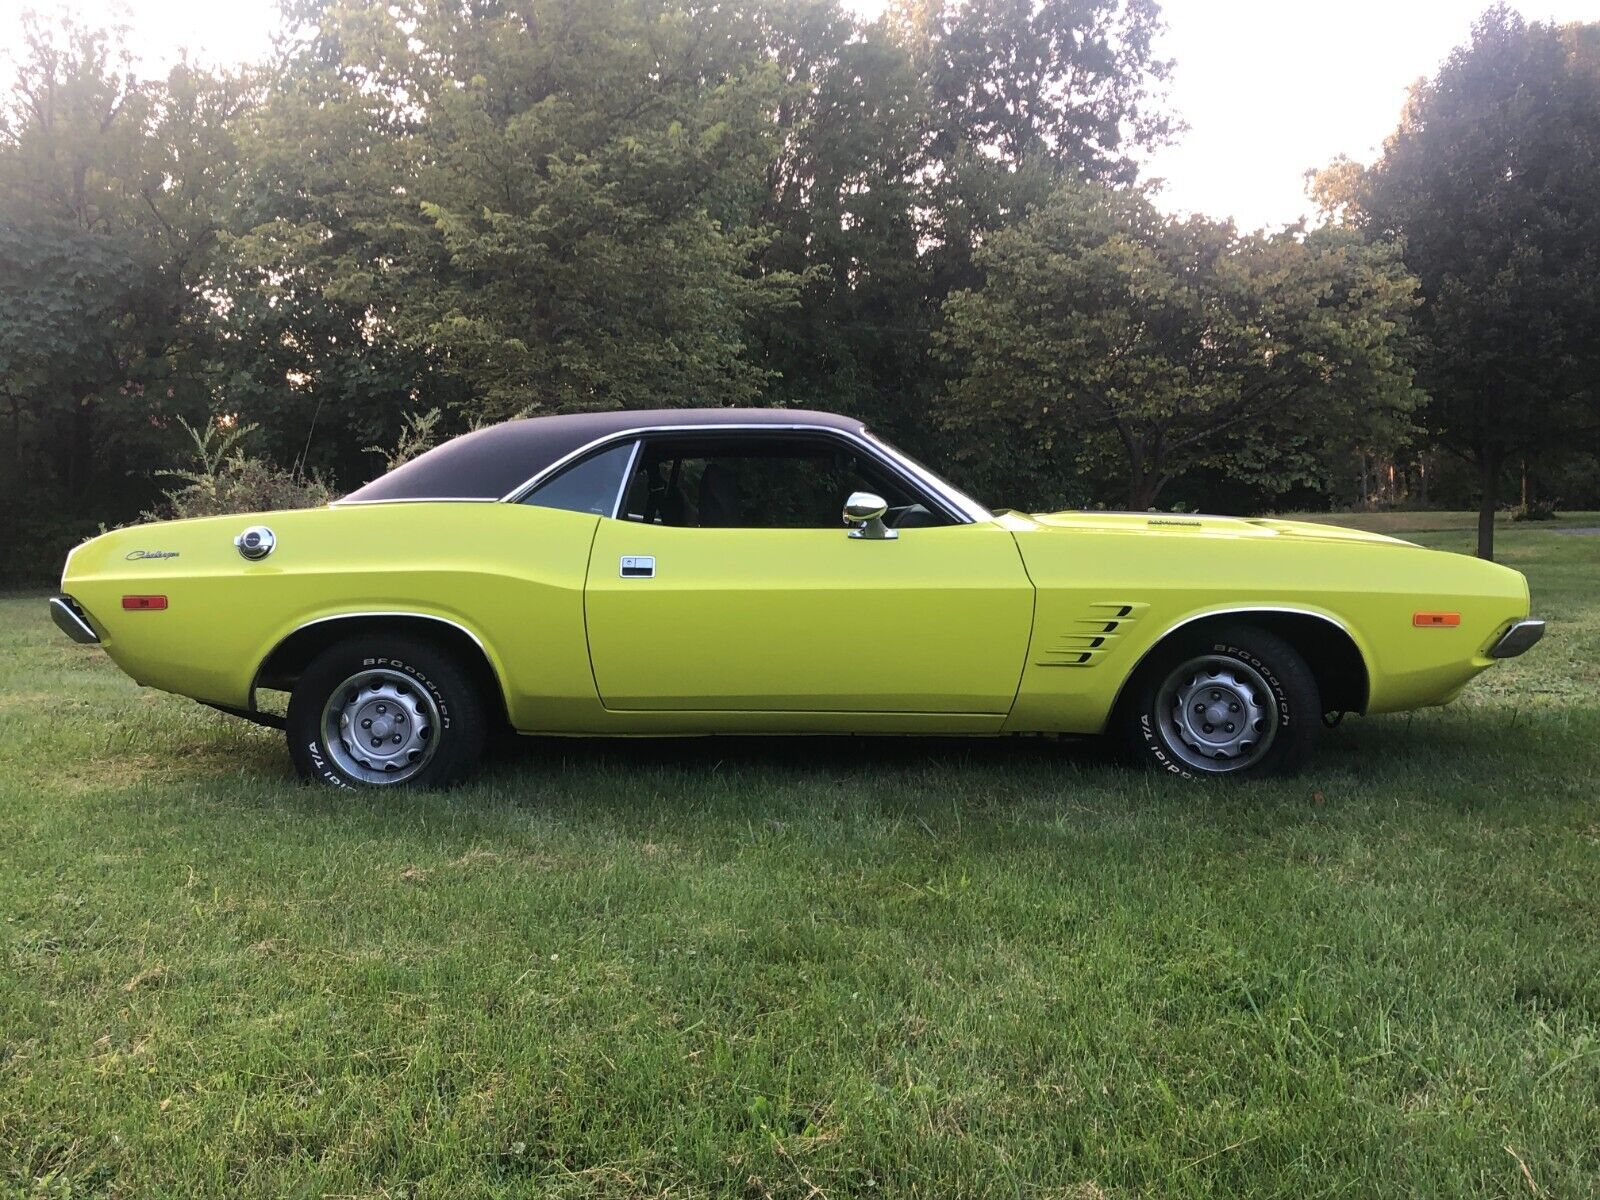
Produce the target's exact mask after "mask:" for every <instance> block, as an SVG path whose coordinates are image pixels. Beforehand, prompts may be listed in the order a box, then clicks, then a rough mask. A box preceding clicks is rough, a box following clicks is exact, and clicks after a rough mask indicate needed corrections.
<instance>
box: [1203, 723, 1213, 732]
mask: <svg viewBox="0 0 1600 1200" xmlns="http://www.w3.org/2000/svg"><path fill="white" fill-rule="evenodd" d="M1203 728H1204V729H1205V731H1206V732H1207V733H1211V732H1213V730H1212V728H1211V726H1209V725H1206V726H1203Z"/></svg>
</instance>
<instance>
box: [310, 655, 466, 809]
mask: <svg viewBox="0 0 1600 1200" xmlns="http://www.w3.org/2000/svg"><path fill="white" fill-rule="evenodd" d="M377 668H383V669H385V670H390V671H398V672H400V673H402V674H404V675H405V676H406V677H407V678H408V679H411V680H413V681H415V683H416V685H417V686H418V687H419V688H420V689H422V690H425V691H426V692H427V694H428V696H429V697H430V698H431V699H432V700H433V703H434V704H435V706H437V708H438V711H439V743H438V746H437V748H436V749H435V750H434V752H433V756H432V758H430V759H429V761H428V762H427V764H426V765H425V766H424V767H423V768H422V770H420V771H418V772H417V773H416V774H415V775H413V776H410V777H409V778H407V779H404V780H400V781H398V782H396V783H392V784H384V783H371V782H369V781H367V780H364V779H358V778H355V777H353V776H351V775H347V774H346V773H345V772H344V771H343V770H342V769H341V768H340V767H339V765H338V763H337V762H336V761H335V759H334V757H333V755H332V754H330V753H329V752H328V747H327V744H326V739H325V737H324V735H323V729H322V713H323V709H324V708H325V706H326V704H327V701H328V696H329V694H330V693H331V692H332V691H333V689H334V688H335V687H337V686H338V685H340V684H341V683H343V682H344V681H345V680H347V679H349V678H350V676H352V675H356V674H359V673H360V672H361V671H363V670H368V669H377ZM287 724H288V728H287V735H288V741H289V754H290V757H291V758H292V759H293V760H294V765H295V768H296V770H298V771H299V773H300V774H301V775H302V776H303V777H304V778H307V779H312V780H315V781H317V782H319V783H324V784H327V785H328V786H330V787H338V788H370V789H376V790H382V789H385V788H391V787H419V788H430V787H444V786H448V785H449V784H451V783H454V782H456V781H457V780H459V779H460V778H461V776H462V775H464V774H465V773H466V771H467V770H468V769H470V768H471V766H472V765H473V763H474V762H476V760H477V758H478V754H479V753H480V752H481V750H482V743H483V736H484V730H483V720H482V703H481V701H480V700H479V699H478V697H477V695H476V691H475V689H474V688H473V687H472V685H471V683H470V682H469V681H468V680H467V677H466V675H465V674H464V673H463V672H462V671H461V670H460V669H459V668H458V667H457V666H456V665H455V664H454V663H453V662H451V660H450V658H449V656H448V655H447V654H445V653H444V652H442V651H440V650H438V649H435V648H434V647H432V646H428V645H426V644H424V643H420V642H416V641H412V640H410V639H405V640H402V639H398V638H397V639H395V640H394V641H392V642H389V641H386V640H384V639H365V638H364V639H361V640H359V641H352V642H349V643H344V644H341V645H336V646H333V647H332V648H330V649H328V650H326V651H324V652H323V653H322V654H321V655H319V656H318V657H317V658H316V659H315V660H314V661H313V662H312V663H311V665H310V666H309V667H307V668H306V671H305V673H304V674H303V675H302V676H301V677H300V680H299V682H298V683H296V685H295V688H294V692H293V693H292V695H291V697H290V700H289V713H288V722H287Z"/></svg>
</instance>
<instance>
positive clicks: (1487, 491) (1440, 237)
mask: <svg viewBox="0 0 1600 1200" xmlns="http://www.w3.org/2000/svg"><path fill="white" fill-rule="evenodd" d="M1320 187H1321V191H1322V193H1323V198H1324V201H1325V202H1326V203H1327V204H1329V205H1330V206H1332V207H1337V208H1341V209H1343V211H1344V213H1345V215H1346V216H1347V217H1348V218H1349V219H1352V220H1354V221H1355V222H1356V223H1357V224H1358V225H1360V227H1361V228H1362V229H1364V230H1365V231H1366V232H1367V234H1368V235H1369V236H1370V237H1372V238H1373V239H1374V240H1377V241H1384V242H1394V243H1397V244H1399V245H1400V246H1401V247H1403V252H1404V258H1405V262H1406V265H1407V266H1408V267H1409V268H1410V269H1411V270H1412V271H1413V272H1414V273H1415V274H1416V276H1417V278H1418V280H1419V284H1420V287H1421V292H1422V295H1423V297H1424V301H1425V302H1424V304H1423V305H1422V307H1421V310H1420V313H1419V324H1420V332H1421V333H1422V335H1423V336H1422V338H1421V339H1420V343H1419V345H1420V350H1421V353H1420V354H1419V355H1418V356H1417V363H1418V368H1419V371H1420V381H1421V383H1422V385H1423V386H1424V387H1425V388H1426V389H1427V391H1428V393H1429V395H1430V396H1431V397H1432V403H1430V404H1429V405H1428V406H1427V408H1426V409H1425V410H1424V414H1423V419H1424V422H1425V425H1426V429H1427V433H1428V436H1429V439H1430V441H1431V442H1433V443H1434V444H1436V445H1440V446H1443V447H1446V448H1448V449H1450V450H1452V451H1453V452H1455V453H1457V454H1459V455H1461V456H1463V457H1465V458H1467V459H1468V460H1469V461H1471V462H1472V463H1473V464H1474V465H1475V466H1476V467H1477V469H1478V472H1479V475H1480V494H1481V504H1482V510H1481V520H1482V522H1483V525H1482V536H1481V537H1480V541H1479V552H1480V553H1481V554H1483V555H1484V556H1485V557H1488V556H1490V555H1491V554H1492V547H1493V531H1494V523H1493V519H1492V518H1493V513H1494V511H1495V509H1496V507H1497V506H1498V500H1499V496H1500V487H1501V480H1502V477H1503V475H1504V473H1505V468H1506V467H1507V465H1508V464H1510V463H1512V462H1513V461H1515V460H1518V459H1521V460H1527V461H1531V462H1532V463H1533V464H1534V466H1535V469H1540V468H1544V467H1546V466H1547V464H1552V462H1559V461H1560V460H1561V459H1562V458H1563V457H1564V456H1570V454H1571V453H1572V452H1573V451H1574V450H1577V451H1584V450H1589V451H1591V452H1592V450H1593V448H1594V446H1595V438H1596V433H1597V431H1600V25H1588V26H1570V27H1567V28H1564V29H1563V28H1558V27H1555V26H1551V25H1541V24H1534V25H1529V24H1526V23H1525V22H1524V21H1523V20H1522V19H1521V18H1520V17H1518V16H1516V15H1515V14H1513V13H1510V12H1508V11H1507V10H1505V9H1504V8H1499V9H1494V10H1491V11H1490V12H1488V13H1486V14H1485V15H1484V17H1483V18H1482V19H1481V20H1480V21H1479V22H1478V24H1477V26H1476V27H1475V29H1474V31H1473V37H1472V42H1471V44H1470V45H1468V46H1464V47H1462V48H1461V49H1458V50H1457V51H1456V52H1455V53H1453V54H1452V55H1451V56H1450V58H1449V59H1448V60H1447V61H1446V62H1445V64H1444V66H1443V67H1442V68H1441V69H1440V70H1439V72H1438V74H1437V75H1436V76H1435V77H1434V78H1432V79H1429V80H1426V81H1424V82H1422V83H1421V84H1419V85H1418V86H1417V87H1416V88H1415V89H1413V91H1412V94H1411V98H1410V101H1409V102H1408V104H1407V105H1406V109H1405V113H1404V115H1403V116H1402V118H1401V122H1400V128H1399V129H1398V130H1397V131H1396V132H1395V134H1394V136H1393V137H1392V138H1390V139H1389V142H1388V143H1387V144H1386V146H1385V147H1384V152H1383V155H1382V157H1381V158H1380V159H1379V161H1378V162H1377V163H1376V164H1375V165H1374V166H1373V167H1372V168H1370V169H1369V170H1366V171H1362V170H1360V169H1358V168H1356V167H1354V166H1353V165H1352V164H1348V163H1342V164H1338V165H1337V166H1336V167H1334V168H1333V169H1331V170H1330V172H1328V173H1327V174H1326V175H1325V176H1324V177H1323V179H1322V180H1321V182H1320ZM1587 462H1588V467H1589V469H1590V470H1591V471H1592V470H1593V468H1594V467H1595V466H1596V465H1597V463H1596V460H1595V459H1594V458H1593V456H1592V453H1591V454H1590V456H1589V457H1588V460H1587ZM1527 500H1528V497H1526V496H1524V502H1525V503H1526V502H1527Z"/></svg>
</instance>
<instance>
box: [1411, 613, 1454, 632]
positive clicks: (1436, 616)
mask: <svg viewBox="0 0 1600 1200" xmlns="http://www.w3.org/2000/svg"><path fill="white" fill-rule="evenodd" d="M1411 623H1412V624H1413V625H1415V626H1416V627H1417V628H1418V629H1454V628H1455V627H1456V626H1457V625H1459V624H1461V614H1460V613H1439V612H1419V613H1412V614H1411Z"/></svg>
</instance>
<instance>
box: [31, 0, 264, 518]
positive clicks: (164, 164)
mask: <svg viewBox="0 0 1600 1200" xmlns="http://www.w3.org/2000/svg"><path fill="white" fill-rule="evenodd" d="M24 40H25V50H24V54H23V55H22V57H21V60H20V62H19V64H18V71H17V76H16V80H15V84H14V86H13V89H12V91H11V95H10V97H9V100H8V102H6V103H5V104H4V105H3V106H0V397H3V401H4V404H5V406H6V417H7V421H6V427H5V429H4V440H5V441H7V442H9V457H10V459H11V466H12V468H13V469H12V470H10V471H7V472H6V475H5V484H6V485H8V489H9V488H15V494H14V496H11V497H8V498H7V501H8V505H7V506H8V510H9V511H11V512H12V513H13V514H17V513H18V512H19V511H20V512H21V513H22V515H23V516H24V517H25V518H27V517H28V516H29V514H30V512H32V513H39V514H54V513H57V512H59V511H60V510H61V509H62V508H65V509H67V511H68V512H83V511H85V510H94V509H98V510H101V511H106V510H108V509H116V508H117V507H119V505H120V504H121V503H125V502H126V501H125V499H123V498H121V497H120V495H119V494H120V493H124V492H126V491H128V485H127V480H128V478H129V476H134V477H136V478H139V479H141V480H142V481H143V482H144V483H145V484H146V485H147V486H148V481H149V478H150V476H149V469H150V466H151V465H152V463H153V462H154V463H160V462H161V461H164V460H165V458H166V454H167V448H168V447H170V446H174V445H176V440H177V430H176V427H175V426H174V425H173V424H172V422H171V420H170V417H171V416H172V415H174V414H181V413H183V412H190V413H195V412H204V411H206V409H207V407H208V394H207V385H206V381H205V378H204V375H205V364H206V362H207V354H208V343H209V340H210V336H211V328H210V325H209V323H208V316H209V308H208V301H207V298H206V296H205V288H204V286H203V281H204V280H205V278H206V275H207V272H208V271H209V269H210V267H211V264H212V262H213V260H214V257H215V254H216V251H217V246H218V235H219V229H220V222H221V217H222V213H223V212H224V211H225V210H226V208H227V207H228V201H227V194H228V189H229V186H230V183H231V180H232V178H233V175H234V171H233V166H232V164H233V161H234V159H235V157H236V155H235V154H234V152H233V148H232V146H231V142H230V138H229V132H228V123H229V121H230V120H231V118H232V116H233V115H234V114H235V113H236V112H237V111H238V110H239V109H240V108H241V107H242V106H243V105H245V104H247V103H248V102H249V98H250V94H251V92H250V85H249V83H248V81H247V80H244V79H239V78H229V77H212V76H210V75H206V74H204V73H201V72H198V71H195V70H193V69H192V68H190V67H188V66H187V65H180V66H178V67H176V68H175V69H174V70H173V71H172V72H171V73H170V74H169V75H168V77H167V78H166V79H164V80H158V81H143V82H141V81H138V80H136V79H135V78H134V76H133V74H132V72H131V71H130V69H129V67H128V61H127V56H126V55H125V53H123V51H122V50H121V49H120V47H119V44H118V42H117V40H116V38H115V37H114V36H113V35H111V34H108V33H105V32H103V31H99V30H93V29H87V28H84V27H81V26H78V25H76V24H74V23H72V22H71V21H61V22H57V23H55V24H46V23H42V22H39V21H37V20H30V21H28V22H27V23H26V25H25V39H24ZM137 490H138V485H137V484H136V485H135V489H134V491H135V492H137ZM132 499H134V500H135V502H136V501H137V499H138V497H137V495H134V496H133V497H132ZM19 506H21V507H20V509H19ZM11 528H13V526H12V525H11V523H9V522H8V523H7V530H6V532H8V533H9V532H10V531H11Z"/></svg>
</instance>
